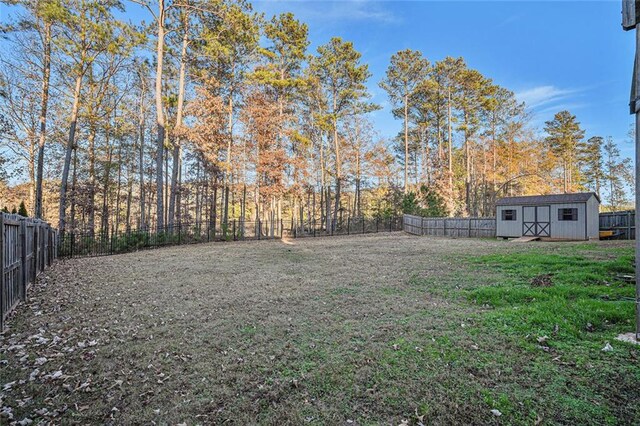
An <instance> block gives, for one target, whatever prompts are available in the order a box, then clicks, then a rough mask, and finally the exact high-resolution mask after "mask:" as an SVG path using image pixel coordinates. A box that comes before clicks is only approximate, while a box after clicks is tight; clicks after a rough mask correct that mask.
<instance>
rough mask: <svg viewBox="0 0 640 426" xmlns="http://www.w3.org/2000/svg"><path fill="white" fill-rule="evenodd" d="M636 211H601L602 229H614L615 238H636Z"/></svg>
mask: <svg viewBox="0 0 640 426" xmlns="http://www.w3.org/2000/svg"><path fill="white" fill-rule="evenodd" d="M635 220H636V213H635V211H633V210H629V211H621V212H606V213H600V230H601V231H614V236H613V238H617V239H621V240H635V239H636V225H635Z"/></svg>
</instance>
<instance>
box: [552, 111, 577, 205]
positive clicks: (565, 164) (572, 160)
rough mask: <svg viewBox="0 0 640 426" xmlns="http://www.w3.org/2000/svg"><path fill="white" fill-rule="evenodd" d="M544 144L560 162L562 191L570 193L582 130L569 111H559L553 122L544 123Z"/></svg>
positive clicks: (575, 170) (572, 186)
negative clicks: (545, 143) (545, 134)
mask: <svg viewBox="0 0 640 426" xmlns="http://www.w3.org/2000/svg"><path fill="white" fill-rule="evenodd" d="M544 131H545V132H546V133H547V135H548V136H547V137H546V139H545V140H546V142H547V144H548V146H549V148H550V149H551V151H552V152H553V153H554V154H556V155H557V156H558V157H559V158H560V159H561V161H562V166H561V167H562V176H563V190H564V192H565V193H567V192H572V191H573V190H574V189H575V188H574V178H576V177H577V176H576V174H577V173H576V172H577V168H576V166H577V160H578V153H579V151H580V147H581V144H582V139H583V138H584V130H582V128H581V127H580V123H579V122H578V121H577V120H576V116H575V115H573V114H571V113H570V112H569V111H566V110H565V111H560V112H559V113H557V114H556V115H555V116H554V117H553V120H551V121H547V122H545V128H544Z"/></svg>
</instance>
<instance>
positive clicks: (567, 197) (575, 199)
mask: <svg viewBox="0 0 640 426" xmlns="http://www.w3.org/2000/svg"><path fill="white" fill-rule="evenodd" d="M591 197H596V200H598V202H600V199H599V198H598V195H596V193H595V192H577V193H574V194H550V195H528V196H523V197H504V198H500V199H498V201H496V206H518V205H523V204H564V203H585V202H587V200H589V198H591Z"/></svg>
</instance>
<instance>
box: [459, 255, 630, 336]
mask: <svg viewBox="0 0 640 426" xmlns="http://www.w3.org/2000/svg"><path fill="white" fill-rule="evenodd" d="M589 248H591V247H589ZM574 252H576V251H574ZM579 253H580V251H579V250H577V253H576V254H570V255H566V256H562V255H559V254H554V253H545V252H538V251H532V252H524V253H511V254H492V255H486V256H481V257H480V258H476V260H475V263H476V264H477V265H479V266H480V267H481V268H483V269H488V270H490V271H491V272H492V273H494V274H495V275H497V276H498V277H499V279H498V280H497V283H496V284H493V285H484V286H481V287H477V288H474V289H471V290H469V292H468V297H469V298H470V299H472V300H473V301H475V302H476V303H478V304H481V305H488V306H491V307H493V308H495V309H494V310H493V311H492V312H490V313H488V314H487V318H488V319H489V322H490V323H491V324H492V325H493V326H494V327H498V328H501V329H503V330H505V331H507V332H515V333H526V334H530V335H537V336H539V335H548V336H551V335H552V334H553V335H555V336H560V337H563V338H564V340H570V339H571V338H587V337H588V336H589V335H591V334H592V333H594V332H598V331H611V330H612V329H616V328H624V329H627V328H629V326H631V321H632V319H633V315H634V303H633V300H634V293H635V289H634V286H633V285H632V284H631V283H629V282H627V281H625V280H624V279H622V278H621V277H622V276H624V275H632V274H633V273H634V268H633V254H632V251H631V249H626V250H624V251H622V252H620V253H619V254H618V255H617V256H615V257H613V258H610V259H595V258H592V257H587V256H586V255H584V254H579Z"/></svg>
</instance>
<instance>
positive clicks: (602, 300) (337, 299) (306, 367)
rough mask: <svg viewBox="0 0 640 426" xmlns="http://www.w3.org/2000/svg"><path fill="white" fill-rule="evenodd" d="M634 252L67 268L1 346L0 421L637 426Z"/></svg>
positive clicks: (279, 252)
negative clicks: (629, 337)
mask: <svg viewBox="0 0 640 426" xmlns="http://www.w3.org/2000/svg"><path fill="white" fill-rule="evenodd" d="M632 253H633V250H632V245H631V244H630V243H628V242H619V243H616V242H614V243H606V242H598V243H587V244H585V243H532V244H527V245H515V244H512V243H508V242H503V241H496V240H472V239H457V240H454V239H439V238H426V237H413V236H408V235H404V234H399V233H396V234H388V235H373V236H352V237H336V238H318V239H305V240H295V241H293V244H292V245H290V244H283V243H281V242H274V241H259V242H246V243H233V244H231V243H230V244H208V245H197V246H180V247H170V248H166V249H161V250H156V251H145V252H139V253H131V254H126V255H119V256H111V257H103V258H92V259H75V260H73V261H66V262H61V263H59V264H58V265H57V266H56V267H55V268H54V270H52V271H50V272H49V273H48V274H47V276H45V277H43V278H42V279H41V280H40V281H39V283H38V285H37V291H35V292H33V295H34V296H33V297H32V298H31V299H30V300H29V301H28V303H27V304H24V305H22V306H21V307H20V308H19V309H18V310H17V313H16V316H15V317H14V318H13V319H11V321H10V329H9V330H8V331H7V332H5V334H4V336H2V337H1V340H0V348H1V350H0V360H1V362H2V364H1V366H0V375H1V380H0V386H1V388H0V397H1V405H2V414H1V415H2V416H3V417H2V418H1V419H0V423H4V422H7V423H8V422H9V419H13V420H14V421H21V420H24V419H30V420H33V421H34V422H36V423H37V422H43V421H44V422H53V423H57V424H69V423H79V424H88V423H97V424H105V423H106V424H150V423H152V422H155V423H156V424H178V423H186V424H221V423H224V422H231V423H237V424H256V423H259V424H274V425H275V424H278V425H281V424H312V425H313V424H402V423H404V424H416V425H417V424H420V423H422V424H471V423H473V424H557V423H565V424H566V423H569V424H606V423H609V424H625V423H626V424H628V423H638V422H639V421H640V412H639V411H638V407H637V404H636V402H637V401H638V400H640V388H639V387H638V386H637V383H638V381H640V369H639V368H638V356H639V355H640V348H638V347H634V346H632V345H630V344H627V343H622V342H618V341H616V340H615V336H616V335H617V334H618V333H620V332H628V331H631V330H632V328H633V302H632V297H633V294H634V289H633V284H632V283H630V282H629V276H630V275H632V274H633V263H632ZM607 342H609V344H610V346H611V348H612V350H608V351H603V350H602V349H603V348H604V347H605V346H606V343H607Z"/></svg>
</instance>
